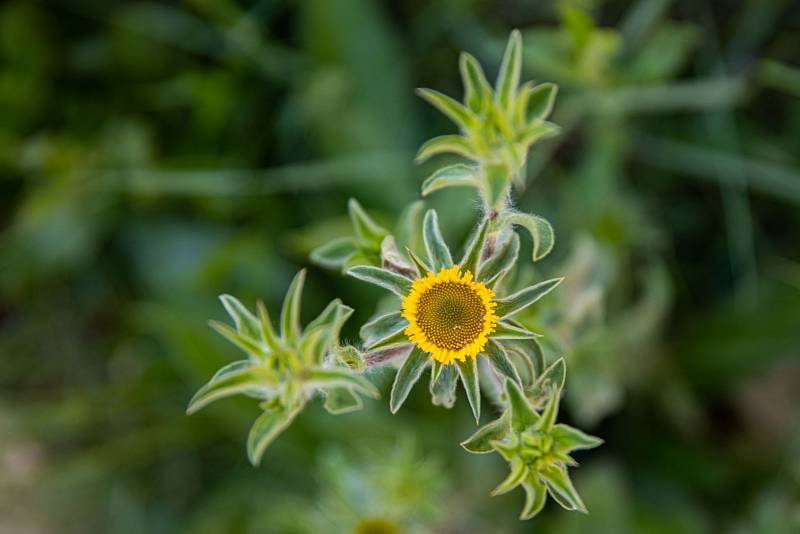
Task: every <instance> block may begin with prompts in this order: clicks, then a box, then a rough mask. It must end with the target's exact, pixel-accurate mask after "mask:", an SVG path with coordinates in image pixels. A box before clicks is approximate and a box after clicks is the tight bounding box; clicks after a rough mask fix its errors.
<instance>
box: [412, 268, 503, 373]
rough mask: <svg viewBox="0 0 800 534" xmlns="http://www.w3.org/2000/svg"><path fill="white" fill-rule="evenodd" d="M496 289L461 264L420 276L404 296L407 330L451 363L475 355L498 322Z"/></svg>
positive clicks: (421, 345) (415, 340) (417, 341)
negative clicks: (479, 279)
mask: <svg viewBox="0 0 800 534" xmlns="http://www.w3.org/2000/svg"><path fill="white" fill-rule="evenodd" d="M494 296H495V295H494V291H492V290H491V289H489V288H488V287H486V286H485V285H484V284H483V283H481V282H476V281H474V280H473V277H472V273H471V272H469V271H466V272H464V273H463V274H462V273H460V272H459V267H458V266H454V267H451V268H449V269H445V268H442V269H441V270H440V271H439V274H433V273H430V272H429V273H427V274H426V275H425V276H424V277H421V278H417V279H416V280H414V282H413V284H412V285H411V291H409V293H408V294H407V295H406V296H405V297H403V301H402V305H401V310H402V311H401V315H402V316H403V318H404V319H406V320H407V321H408V327H406V329H405V331H404V333H405V335H406V336H407V337H408V339H409V340H410V341H411V342H412V343H414V344H415V345H416V346H417V347H419V348H420V349H421V350H423V351H425V352H427V353H428V354H429V355H430V357H431V358H433V359H434V360H436V361H438V362H440V363H443V364H449V363H452V362H453V361H454V360H459V361H462V362H463V361H465V360H466V358H468V357H469V358H475V357H476V356H477V355H478V353H480V352H482V351H483V350H484V348H485V347H486V342H487V341H488V339H489V334H491V333H492V332H494V330H495V328H496V326H497V315H495V307H496V306H497V304H496V303H495V302H494V301H493V299H494Z"/></svg>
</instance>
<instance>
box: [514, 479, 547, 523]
mask: <svg viewBox="0 0 800 534" xmlns="http://www.w3.org/2000/svg"><path fill="white" fill-rule="evenodd" d="M522 487H523V489H524V490H525V506H524V507H523V508H522V514H520V516H519V518H520V519H530V518H532V517H533V516H535V515H536V514H538V513H539V512H541V511H542V508H544V503H545V501H546V500H547V488H546V487H545V485H544V484H542V483H541V482H540V481H539V479H538V478H537V476H536V475H534V474H531V475H529V476H528V479H527V480H526V481H525V482H523V483H522Z"/></svg>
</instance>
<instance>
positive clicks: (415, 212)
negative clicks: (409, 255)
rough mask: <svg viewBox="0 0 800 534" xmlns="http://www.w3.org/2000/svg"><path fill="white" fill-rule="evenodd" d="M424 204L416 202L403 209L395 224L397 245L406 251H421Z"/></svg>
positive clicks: (420, 201)
mask: <svg viewBox="0 0 800 534" xmlns="http://www.w3.org/2000/svg"><path fill="white" fill-rule="evenodd" d="M424 209H425V202H424V201H422V200H417V201H415V202H412V203H411V204H409V205H407V206H406V207H405V208H403V211H402V212H401V213H400V217H399V218H398V222H397V231H396V232H395V234H396V235H397V244H398V245H399V247H400V248H404V249H406V250H409V249H410V250H418V251H420V253H421V252H422V250H423V247H424V246H425V245H423V243H422V218H423V216H424V215H425V214H424Z"/></svg>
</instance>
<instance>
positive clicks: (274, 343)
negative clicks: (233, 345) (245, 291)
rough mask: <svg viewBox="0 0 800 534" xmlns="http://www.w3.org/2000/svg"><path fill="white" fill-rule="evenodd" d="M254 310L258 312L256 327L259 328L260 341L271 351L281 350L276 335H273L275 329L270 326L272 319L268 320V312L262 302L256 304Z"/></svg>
mask: <svg viewBox="0 0 800 534" xmlns="http://www.w3.org/2000/svg"><path fill="white" fill-rule="evenodd" d="M256 310H258V325H259V327H260V328H261V339H263V340H264V342H265V343H266V344H267V346H268V347H270V348H271V349H272V350H273V351H277V350H279V349H280V348H281V342H280V340H279V339H278V335H277V334H276V333H275V329H274V328H273V326H272V319H270V317H269V312H268V311H267V307H266V305H264V302H263V301H260V300H259V301H258V302H257V303H256Z"/></svg>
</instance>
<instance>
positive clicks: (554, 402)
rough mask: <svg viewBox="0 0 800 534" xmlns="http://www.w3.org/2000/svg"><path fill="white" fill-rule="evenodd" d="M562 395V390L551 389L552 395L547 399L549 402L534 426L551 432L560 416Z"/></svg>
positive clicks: (541, 430) (539, 429) (542, 430)
mask: <svg viewBox="0 0 800 534" xmlns="http://www.w3.org/2000/svg"><path fill="white" fill-rule="evenodd" d="M560 397H561V390H560V389H558V388H553V389H552V390H550V396H549V397H548V399H547V404H546V405H545V407H544V411H542V413H541V415H540V416H539V420H538V421H537V422H536V425H535V426H534V428H535V429H536V430H538V431H540V432H545V433H547V432H550V430H551V429H552V428H553V425H554V424H555V422H556V418H557V417H558V404H559V400H560Z"/></svg>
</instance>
